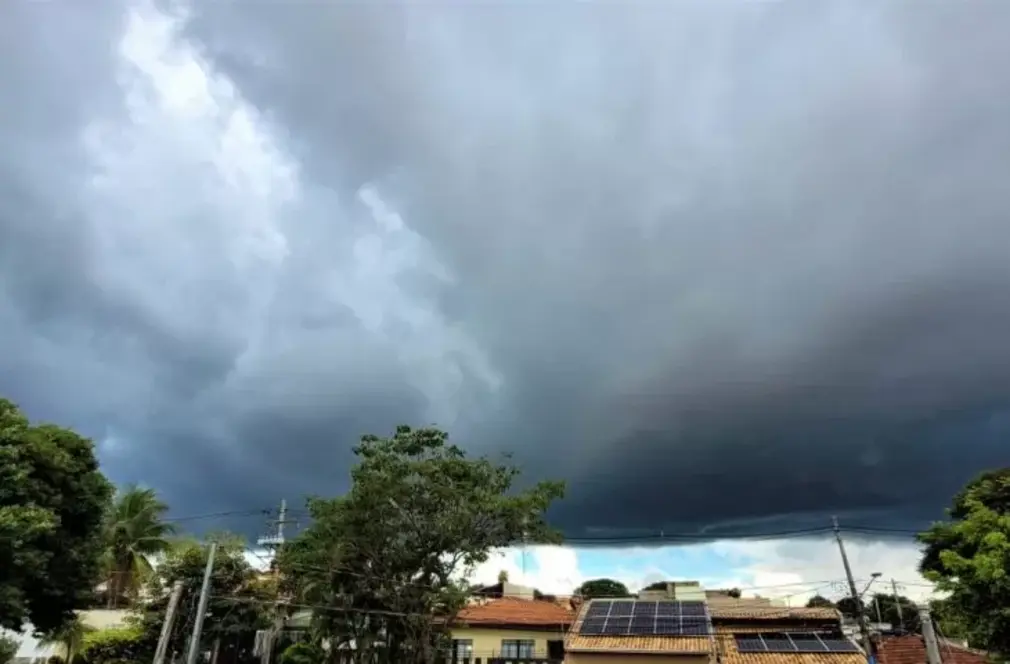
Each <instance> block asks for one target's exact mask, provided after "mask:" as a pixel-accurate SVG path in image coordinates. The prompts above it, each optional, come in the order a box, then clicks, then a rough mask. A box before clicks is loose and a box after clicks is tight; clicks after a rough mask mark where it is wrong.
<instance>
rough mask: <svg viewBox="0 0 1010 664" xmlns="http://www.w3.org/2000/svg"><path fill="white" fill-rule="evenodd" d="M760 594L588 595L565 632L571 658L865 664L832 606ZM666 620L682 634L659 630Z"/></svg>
mask: <svg viewBox="0 0 1010 664" xmlns="http://www.w3.org/2000/svg"><path fill="white" fill-rule="evenodd" d="M673 594H674V596H676V589H673ZM692 595H693V596H695V597H697V596H699V595H698V594H695V593H692ZM667 596H668V597H669V595H667ZM700 596H701V597H705V596H704V595H703V594H702V595H700ZM755 599H758V600H760V598H750V599H744V600H733V601H731V600H732V598H728V597H727V598H726V601H721V600H720V601H717V602H716V603H714V604H713V605H709V603H708V602H706V601H704V600H671V599H665V600H657V601H651V600H649V601H647V600H642V599H638V600H596V599H594V600H591V601H590V602H588V603H587V604H586V605H585V606H583V607H582V609H581V610H580V611H579V613H578V616H577V617H576V620H575V623H574V624H573V626H572V629H571V631H570V632H569V635H568V637H567V638H566V639H565V661H566V664H629V663H631V662H638V663H640V664H712V663H716V664H865V661H866V658H865V657H864V656H863V654H862V651H861V650H860V649H859V647H858V646H857V645H856V644H855V643H853V642H852V641H851V640H850V639H848V638H847V637H845V636H844V635H843V634H842V633H841V624H840V615H839V613H838V612H837V611H835V610H834V609H806V608H802V609H801V608H796V609H791V608H789V607H783V606H776V605H774V604H772V603H771V602H770V601H767V600H760V601H753V600H755ZM611 621H615V622H616V623H617V624H618V625H619V626H621V627H624V629H626V630H627V631H626V632H625V633H624V634H616V633H613V632H611ZM601 623H603V624H602V625H601ZM661 623H665V624H666V626H667V627H666V629H667V630H669V631H671V632H678V631H679V632H680V634H678V635H673V634H671V633H667V634H662V633H656V632H659V631H661V630H662V627H661ZM650 631H652V633H649V632H650Z"/></svg>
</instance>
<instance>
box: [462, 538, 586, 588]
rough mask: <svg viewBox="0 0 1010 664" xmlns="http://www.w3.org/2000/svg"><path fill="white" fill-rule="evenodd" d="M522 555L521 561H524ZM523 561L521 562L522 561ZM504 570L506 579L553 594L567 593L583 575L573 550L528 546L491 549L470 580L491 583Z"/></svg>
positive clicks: (560, 547)
mask: <svg viewBox="0 0 1010 664" xmlns="http://www.w3.org/2000/svg"><path fill="white" fill-rule="evenodd" d="M524 558H525V561H524ZM524 562H525V564H524ZM502 571H504V572H506V573H507V574H508V577H509V581H511V582H512V583H518V584H520V585H523V586H532V587H533V588H536V589H537V590H539V591H541V592H543V593H547V594H553V595H569V594H571V592H572V591H573V590H574V589H575V588H577V587H578V586H579V585H580V584H581V583H582V582H583V581H585V579H586V577H585V576H584V575H583V573H582V571H581V570H580V568H579V553H578V551H577V550H575V549H573V548H570V547H564V546H528V547H525V548H524V549H522V548H510V549H504V550H499V551H495V552H494V553H492V554H491V556H490V558H488V560H487V562H485V563H483V564H481V565H478V566H477V568H476V569H475V570H474V571H473V573H472V574H471V575H470V577H469V578H470V581H471V582H472V583H486V584H492V583H496V582H497V581H498V575H499V573H501V572H502Z"/></svg>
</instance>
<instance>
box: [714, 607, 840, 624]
mask: <svg viewBox="0 0 1010 664" xmlns="http://www.w3.org/2000/svg"><path fill="white" fill-rule="evenodd" d="M708 611H709V613H710V614H711V616H712V620H832V621H837V620H838V619H839V613H838V611H836V610H835V609H828V608H819V607H809V608H808V607H794V608H790V607H787V606H731V605H728V604H715V605H710V606H709V607H708Z"/></svg>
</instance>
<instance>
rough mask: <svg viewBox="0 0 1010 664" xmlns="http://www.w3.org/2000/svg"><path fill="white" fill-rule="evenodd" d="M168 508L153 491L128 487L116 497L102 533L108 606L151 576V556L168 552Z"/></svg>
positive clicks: (172, 531)
mask: <svg viewBox="0 0 1010 664" xmlns="http://www.w3.org/2000/svg"><path fill="white" fill-rule="evenodd" d="M166 512H168V505H166V504H165V503H163V502H161V501H160V500H159V499H158V496H157V495H156V494H155V492H154V490H153V489H141V488H139V487H137V486H136V485H130V486H127V487H126V488H124V489H123V490H122V491H119V492H118V493H117V494H116V498H115V501H114V502H113V503H112V504H111V506H110V509H109V511H108V514H107V515H106V520H105V531H104V533H103V537H104V542H105V546H106V555H107V565H108V588H107V591H106V592H107V595H108V604H109V607H110V608H112V607H114V606H118V605H119V603H120V601H121V600H122V598H123V596H124V595H127V594H132V593H133V592H134V591H135V590H137V588H138V586H139V585H140V584H141V583H142V582H143V581H144V580H145V579H146V578H147V577H148V575H149V574H150V573H151V561H150V559H151V557H153V556H155V555H159V554H162V553H164V552H165V551H167V550H168V547H169V537H170V536H171V535H173V534H174V533H175V528H174V526H173V525H172V524H170V523H166V522H165V521H164V520H163V519H164V516H165V513H166Z"/></svg>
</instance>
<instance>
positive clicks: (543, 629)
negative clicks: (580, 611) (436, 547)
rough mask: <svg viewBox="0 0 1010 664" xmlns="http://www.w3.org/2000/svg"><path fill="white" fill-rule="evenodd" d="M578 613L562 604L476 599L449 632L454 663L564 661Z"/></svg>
mask: <svg viewBox="0 0 1010 664" xmlns="http://www.w3.org/2000/svg"><path fill="white" fill-rule="evenodd" d="M574 620H575V612H574V611H572V609H571V607H570V606H565V605H564V604H563V603H562V602H552V601H547V600H535V599H527V598H524V597H500V598H494V599H477V600H476V601H474V602H472V603H471V604H470V605H469V606H467V607H466V608H464V609H463V610H462V611H460V612H459V613H458V614H457V615H456V618H455V620H454V621H453V622H452V625H451V626H450V628H449V631H450V632H451V634H452V657H451V659H452V660H455V661H457V662H468V661H476V660H480V661H481V662H488V660H492V661H493V660H496V659H506V660H510V659H511V660H515V659H525V660H529V659H538V660H551V661H556V662H560V661H561V660H563V659H564V658H565V652H564V640H565V634H566V633H567V631H568V628H569V627H570V626H571V624H572V622H573V621H574Z"/></svg>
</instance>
